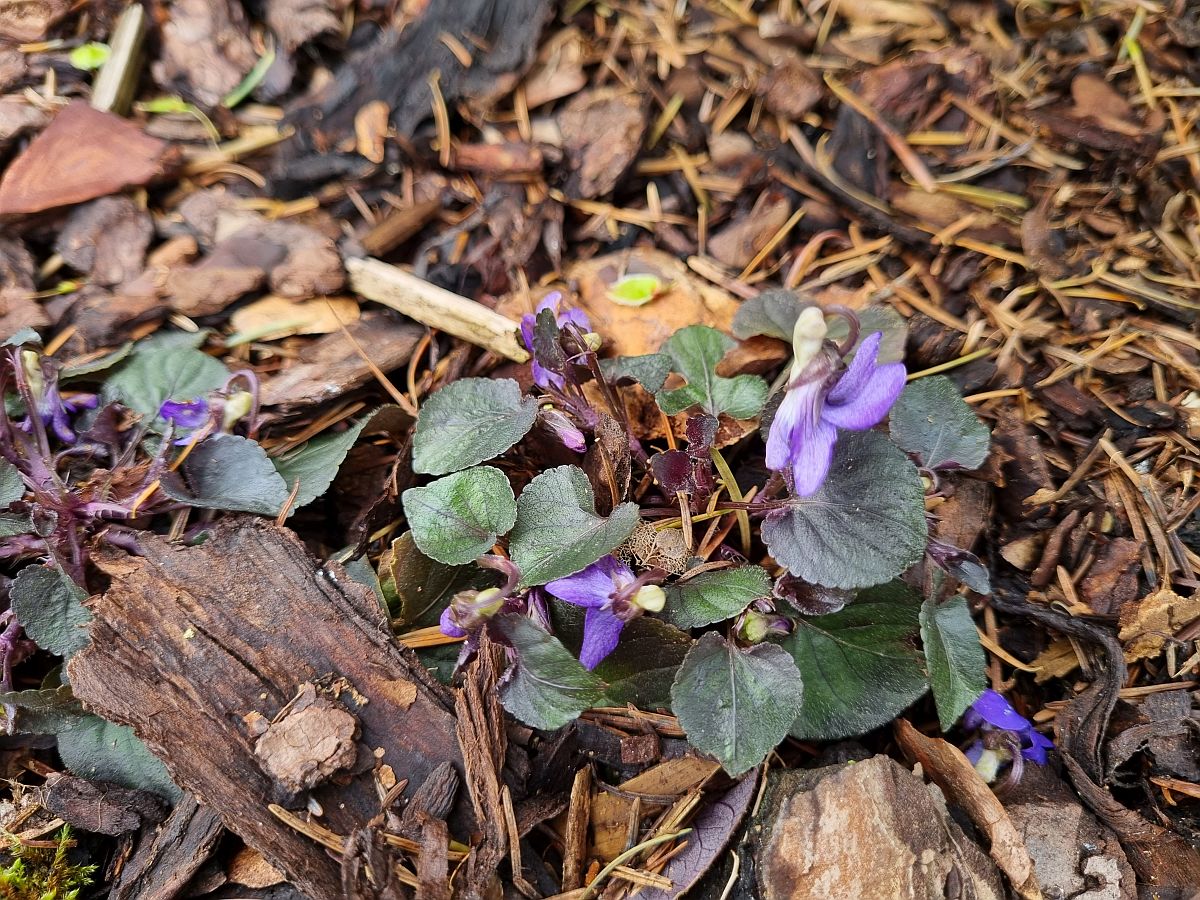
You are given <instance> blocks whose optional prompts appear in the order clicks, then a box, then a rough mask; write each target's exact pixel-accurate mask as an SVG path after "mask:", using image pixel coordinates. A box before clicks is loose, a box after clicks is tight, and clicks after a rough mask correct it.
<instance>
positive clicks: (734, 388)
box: [658, 325, 767, 419]
mask: <svg viewBox="0 0 1200 900" xmlns="http://www.w3.org/2000/svg"><path fill="white" fill-rule="evenodd" d="M733 347H734V341H733V339H732V338H730V337H728V336H727V335H724V334H722V333H721V332H719V331H717V329H715V328H709V327H708V326H707V325H689V326H688V327H687V328H681V329H680V330H679V331H677V332H675V333H674V334H673V335H671V337H670V339H668V341H667V343H666V347H665V349H666V352H667V355H668V356H670V357H671V361H672V363H673V366H672V368H673V369H674V370H675V371H676V372H679V373H680V374H681V375H682V376H683V377H684V378H685V379H687V385H686V386H684V387H681V388H676V389H675V390H671V391H664V392H662V393H660V394H659V395H658V405H659V408H660V409H662V411H663V412H665V413H666V414H667V415H674V414H675V413H680V412H683V411H684V410H685V409H688V408H689V407H692V406H700V407H701V408H702V409H703V410H704V411H705V412H707V413H709V414H710V415H713V416H715V415H718V414H719V413H727V414H728V415H730V416H732V417H733V418H735V419H750V418H753V417H754V416H756V415H758V413H759V411H760V410H762V407H763V403H765V402H766V399H767V383H766V382H765V381H763V380H762V379H761V378H759V377H758V376H757V375H738V376H737V377H735V378H722V377H721V376H720V375H718V374H717V364H718V363H719V362H720V361H721V357H723V356H724V355H725V354H726V353H727V352H728V351H729V350H731V349H733Z"/></svg>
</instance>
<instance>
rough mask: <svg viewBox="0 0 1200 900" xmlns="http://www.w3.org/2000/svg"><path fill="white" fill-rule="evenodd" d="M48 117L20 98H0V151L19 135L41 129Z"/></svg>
mask: <svg viewBox="0 0 1200 900" xmlns="http://www.w3.org/2000/svg"><path fill="white" fill-rule="evenodd" d="M48 118H49V117H48V116H47V115H46V113H45V112H44V111H42V110H41V109H40V108H38V107H36V106H34V105H33V104H32V103H30V102H28V101H27V100H26V99H25V98H24V97H21V96H8V97H0V149H3V148H5V147H7V146H8V144H9V143H10V142H11V141H12V140H13V139H14V138H18V137H20V136H21V135H23V134H25V133H27V132H29V131H33V130H34V129H35V128H41V127H42V126H43V125H45V124H46V122H47V120H48Z"/></svg>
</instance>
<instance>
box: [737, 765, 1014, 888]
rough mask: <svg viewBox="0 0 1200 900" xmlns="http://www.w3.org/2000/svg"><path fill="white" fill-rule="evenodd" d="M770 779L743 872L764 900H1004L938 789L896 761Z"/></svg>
mask: <svg viewBox="0 0 1200 900" xmlns="http://www.w3.org/2000/svg"><path fill="white" fill-rule="evenodd" d="M768 777H769V783H768V786H767V790H766V793H765V796H764V802H763V804H762V806H761V807H760V809H759V813H758V815H757V816H756V817H755V820H754V822H753V823H752V825H751V828H750V834H751V835H754V836H755V837H753V838H752V845H753V846H754V863H755V864H754V865H753V866H749V867H748V866H745V865H743V870H750V871H755V872H757V895H758V896H759V897H760V898H761V900H818V898H821V900H824V898H827V897H861V898H878V900H882V898H885V897H886V898H893V900H900V898H904V900H944V898H945V897H955V896H957V897H976V898H979V900H985V898H993V900H1000V898H1003V897H1005V896H1006V893H1005V889H1004V885H1003V883H1002V881H1001V879H1000V875H999V873H998V872H997V871H996V867H995V866H994V865H992V863H991V861H990V860H989V859H988V858H987V856H986V855H985V854H984V852H983V851H982V850H980V849H979V847H977V846H976V845H975V843H974V842H973V841H972V840H971V839H970V838H968V837H967V836H966V835H965V834H964V833H963V832H962V830H961V829H960V828H959V827H958V825H956V824H955V823H954V821H953V820H952V819H951V818H950V815H949V812H948V811H947V809H946V804H945V800H944V799H943V798H942V795H941V793H940V792H938V790H937V788H934V787H931V786H929V785H927V784H925V783H924V782H923V781H921V779H919V778H917V777H916V776H915V775H913V773H912V772H910V771H908V770H907V769H905V768H904V767H903V766H901V765H900V764H899V763H897V762H895V761H894V760H892V759H889V758H888V757H885V756H874V757H872V758H870V759H867V760H863V761H862V762H857V763H852V764H850V765H845V766H831V767H829V768H825V769H816V770H808V771H773V772H771V773H770V775H769V776H768ZM756 826H757V827H756ZM735 896H739V895H737V894H736V892H735Z"/></svg>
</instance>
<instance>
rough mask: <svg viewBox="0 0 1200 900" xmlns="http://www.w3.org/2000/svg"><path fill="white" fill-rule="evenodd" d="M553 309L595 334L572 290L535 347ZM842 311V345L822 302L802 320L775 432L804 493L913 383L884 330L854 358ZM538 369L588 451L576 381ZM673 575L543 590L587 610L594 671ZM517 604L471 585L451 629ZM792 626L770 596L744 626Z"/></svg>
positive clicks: (794, 483)
mask: <svg viewBox="0 0 1200 900" xmlns="http://www.w3.org/2000/svg"><path fill="white" fill-rule="evenodd" d="M544 310H549V311H550V312H551V313H553V315H554V317H555V320H556V322H557V324H558V326H559V328H561V329H564V330H566V331H567V332H568V333H571V331H574V332H575V333H576V335H577V336H579V337H584V338H586V337H587V334H586V333H587V331H588V329H589V328H590V327H591V323H590V322H589V321H588V318H587V316H586V315H585V314H584V313H583V312H582V311H581V310H563V309H562V296H561V295H560V294H558V293H553V294H550V295H548V296H547V297H546V298H545V299H544V300H542V301H541V303H539V304H538V307H537V310H536V312H534V313H532V314H528V315H526V316H525V317H524V318H523V319H522V321H521V336H522V338H523V340H524V343H525V346H526V348H527V349H529V351H530V352H531V353H533V352H534V344H535V339H534V329H535V327H536V324H537V316H538V315H539V314H540V313H542V312H543V311H544ZM838 312H839V314H841V315H843V316H845V317H846V318H847V320H848V321H849V323H850V326H851V327H850V336H849V338H848V339H847V340H846V341H844V342H843V343H842V344H841V345H840V346H838V345H834V344H833V343H832V342H831V341H829V340H827V334H828V325H827V324H826V320H825V313H824V312H823V311H822V310H821V309H819V308H817V307H808V308H806V309H804V310H803V311H802V312H801V314H800V316H799V318H798V319H797V321H796V325H795V329H794V332H793V340H792V346H793V354H794V356H793V361H792V366H791V371H790V374H789V379H788V384H787V388H786V392H785V395H784V397H783V400H782V401H781V403H780V404H779V407H778V411H777V412H776V414H775V418H774V421H773V422H772V424H771V428H770V432H769V436H768V440H767V465H768V466H769V467H770V468H771V469H774V470H776V471H778V472H780V473H781V474H782V475H783V477H784V479H785V480H786V481H787V482H788V483H789V484H790V486H791V488H792V490H793V491H794V492H795V493H796V494H798V495H800V496H809V495H811V494H814V493H816V491H817V490H819V489H820V487H821V485H822V483H823V482H824V481H825V478H826V476H827V475H828V473H829V466H830V462H831V460H832V456H833V448H834V445H835V444H836V442H837V435H838V430H839V429H843V430H853V431H860V430H864V429H867V428H872V427H874V426H875V425H877V424H879V422H881V421H882V420H883V419H884V417H885V416H886V415H887V413H888V410H890V409H891V407H892V404H893V403H895V402H896V398H897V397H899V396H900V391H901V390H903V388H904V381H905V377H906V372H905V369H904V365H903V364H902V363H886V364H883V365H881V364H879V362H878V355H879V345H880V341H881V340H882V338H883V335H882V333H880V332H876V333H874V334H871V335H869V336H868V337H867V338H866V339H865V340H863V342H862V343H861V345H859V346H858V347H857V352H855V353H854V357H853V359H852V360H851V361H850V362H849V364H847V363H846V362H845V360H846V358H847V357H848V356H849V355H850V353H851V352H852V351H853V350H854V348H855V344H856V342H857V336H858V328H857V325H858V320H857V318H856V317H855V316H854V314H853V313H851V312H849V311H848V310H838ZM585 346H586V344H585ZM532 369H533V381H534V384H535V385H537V386H538V387H539V388H541V389H542V391H543V392H544V393H545V394H546V396H547V397H549V398H550V399H551V401H552V403H551V404H549V405H548V408H547V409H544V410H543V414H545V415H547V416H554V417H555V418H554V419H548V420H547V424H548V425H550V427H551V428H552V429H553V430H554V432H555V433H556V434H558V435H559V437H560V439H561V440H562V441H563V443H564V444H565V445H566V446H568V447H571V448H572V449H578V450H583V449H584V439H583V434H582V432H580V430H579V429H578V428H577V427H576V426H575V425H574V424H573V423H572V422H571V420H570V419H569V418H567V416H566V415H564V414H563V413H562V412H560V411H559V409H558V408H556V407H562V408H564V409H566V410H567V411H569V412H572V413H574V414H576V415H577V417H579V416H578V410H577V406H576V403H575V402H574V399H575V398H573V397H572V395H571V390H570V389H571V384H570V382H569V380H568V379H567V378H565V377H564V376H563V375H562V374H560V373H558V372H554V371H551V370H550V369H548V368H546V367H545V366H544V365H542V364H541V363H540V362H538V361H537V359H536V355H535V359H534V361H533V363H532ZM558 420H562V421H561V422H559V421H558ZM564 423H565V424H564ZM663 576H664V573H662V572H661V571H658V570H653V571H651V572H647V573H643V574H641V575H638V574H636V573H635V572H634V571H633V570H632V569H630V568H629V566H627V565H626V564H625V563H623V562H620V561H619V560H617V559H616V558H614V557H612V556H606V557H604V558H603V559H601V560H599V561H598V562H595V563H593V564H592V565H590V566H588V567H587V568H586V569H584V570H583V571H581V572H577V573H575V574H574V575H570V576H568V577H566V578H560V579H558V580H556V581H551V582H550V583H549V584H547V585H546V586H545V587H544V588H543V590H544V591H545V592H546V593H548V594H550V595H551V596H553V597H557V598H558V599H560V600H563V601H565V602H567V603H571V604H573V605H575V606H578V607H580V608H582V609H584V610H586V614H585V617H584V633H583V646H582V648H581V650H580V662H581V663H582V664H583V665H584V667H586V668H588V669H594V668H595V667H596V666H597V665H599V664H600V662H601V661H603V659H604V658H605V657H606V656H608V654H609V653H611V652H612V651H613V650H614V649H615V648H616V646H617V643H618V641H619V639H620V635H621V630H622V628H623V627H624V626H625V624H626V623H628V622H629V621H631V620H632V619H634V618H636V617H637V616H640V615H643V614H644V613H648V612H649V613H656V612H660V611H661V610H662V608H663V605H664V603H665V600H666V595H665V593H664V592H663V589H662V588H661V587H660V586H659V584H658V582H660V581H661V580H662V578H663ZM510 590H511V589H510ZM511 603H512V600H511V598H510V596H509V594H508V593H507V592H505V591H501V590H500V589H495V588H493V589H489V590H487V591H482V592H472V591H468V592H466V593H465V594H463V595H460V597H458V598H456V599H455V602H454V603H453V604H452V605H451V607H450V608H449V609H447V610H446V613H445V615H444V616H443V617H442V630H443V631H444V632H445V633H446V634H447V635H450V636H453V637H463V636H464V635H467V634H468V633H471V632H472V631H478V630H479V628H481V627H482V625H483V624H484V623H485V622H486V620H487V619H489V618H490V617H491V616H493V615H495V614H496V613H497V612H499V611H500V610H501V609H508V608H510V607H511ZM786 627H787V626H786V622H785V621H784V620H783V617H780V616H775V615H773V609H772V608H771V607H770V604H769V602H768V603H767V604H766V605H765V606H764V604H757V605H755V606H753V607H752V608H751V609H749V610H747V611H746V613H745V614H743V616H742V618H741V619H740V620H739V622H738V623H737V630H738V633H739V634H741V635H742V636H743V637H744V638H746V639H748V640H759V641H761V640H763V639H764V638H765V637H766V636H767V635H768V634H771V633H776V632H778V631H780V630H786Z"/></svg>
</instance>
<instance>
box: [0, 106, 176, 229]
mask: <svg viewBox="0 0 1200 900" xmlns="http://www.w3.org/2000/svg"><path fill="white" fill-rule="evenodd" d="M171 155H172V154H171V153H170V150H169V146H168V144H167V143H166V142H165V141H160V140H158V139H157V138H152V137H148V136H147V135H146V134H144V133H143V132H142V130H141V129H140V128H138V127H137V126H136V125H134V124H133V123H132V122H130V121H128V120H127V119H122V118H121V117H120V116H116V115H113V114H112V113H106V112H100V111H99V110H97V109H92V108H91V107H90V106H88V105H87V103H84V102H83V101H82V100H76V101H75V102H73V103H71V104H70V105H68V106H67V107H66V108H64V109H63V110H62V111H61V112H60V113H59V114H58V115H57V116H55V117H54V121H53V122H51V123H50V124H49V125H48V126H46V129H45V130H44V131H43V132H42V133H41V134H39V135H38V136H37V137H36V138H34V139H33V141H32V142H31V143H30V144H29V146H28V147H26V148H25V151H24V152H23V153H22V154H21V155H20V156H18V157H17V158H16V159H15V160H13V162H12V164H11V165H10V166H9V167H8V170H7V171H6V172H5V173H4V178H3V180H0V215H19V214H23V213H35V212H41V211H43V210H46V209H52V208H53V207H56V206H65V205H67V204H69V203H82V202H83V201H84V200H93V199H95V198H96V197H103V196H105V195H107V194H115V193H116V192H117V191H120V190H122V189H123V188H127V187H132V186H137V185H144V184H147V183H149V182H150V181H152V180H154V179H155V178H157V177H159V176H161V175H162V174H163V173H164V171H165V170H166V169H167V168H168V167H169V165H170V159H171Z"/></svg>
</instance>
